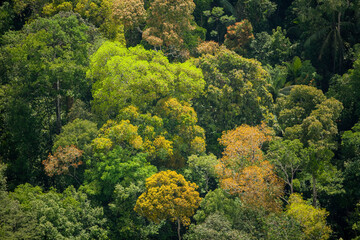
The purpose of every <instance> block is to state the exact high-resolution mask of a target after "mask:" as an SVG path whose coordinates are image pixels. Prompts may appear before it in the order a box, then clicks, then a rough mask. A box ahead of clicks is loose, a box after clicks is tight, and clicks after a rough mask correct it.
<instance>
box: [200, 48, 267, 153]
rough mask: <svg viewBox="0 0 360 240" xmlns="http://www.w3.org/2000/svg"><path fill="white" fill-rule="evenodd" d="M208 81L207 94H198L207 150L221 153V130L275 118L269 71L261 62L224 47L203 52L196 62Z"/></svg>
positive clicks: (201, 123) (201, 124)
mask: <svg viewBox="0 0 360 240" xmlns="http://www.w3.org/2000/svg"><path fill="white" fill-rule="evenodd" d="M197 64H198V66H199V67H200V68H201V69H202V71H203V73H204V79H205V81H206V85H205V94H204V95H203V96H201V97H198V98H195V100H194V109H195V111H196V112H197V114H198V116H199V125H200V126H201V127H203V128H204V129H205V133H206V141H207V142H206V144H207V150H208V151H209V152H212V153H214V154H215V155H217V156H219V155H220V154H221V147H220V146H219V145H218V141H217V140H218V138H220V137H221V132H223V131H226V130H230V129H233V128H235V127H236V126H239V125H241V124H244V123H245V124H249V125H257V124H260V123H261V121H263V120H265V119H266V120H268V121H269V122H272V115H271V114H270V111H271V109H272V107H273V99H272V96H271V94H270V92H269V91H268V88H269V87H270V86H269V84H268V83H267V78H268V77H269V75H268V73H267V72H266V71H265V70H264V69H263V68H262V67H261V65H260V63H259V62H257V61H255V60H253V59H246V58H243V57H241V56H239V55H237V54H236V53H235V52H232V51H229V50H226V49H221V50H220V51H218V52H216V53H215V55H209V54H208V55H203V56H202V57H201V58H200V59H199V60H198V62H197Z"/></svg>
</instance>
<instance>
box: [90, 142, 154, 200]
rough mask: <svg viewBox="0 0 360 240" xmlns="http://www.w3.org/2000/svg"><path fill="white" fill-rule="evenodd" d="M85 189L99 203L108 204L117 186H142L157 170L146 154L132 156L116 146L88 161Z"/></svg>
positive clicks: (127, 151)
mask: <svg viewBox="0 0 360 240" xmlns="http://www.w3.org/2000/svg"><path fill="white" fill-rule="evenodd" d="M87 165H88V168H87V169H86V170H85V184H84V189H85V190H86V192H87V193H88V194H89V195H92V196H94V198H96V199H97V200H98V201H100V202H102V203H104V204H108V203H109V202H110V201H111V199H112V195H113V192H114V189H115V186H116V185H117V184H121V185H122V186H123V187H128V186H129V185H130V183H134V184H136V185H141V184H143V182H144V181H145V179H146V178H148V177H150V176H151V175H153V174H154V173H155V172H156V171H157V170H156V167H155V166H153V165H151V164H150V163H149V162H148V161H147V159H146V154H144V153H138V154H131V152H130V151H129V150H127V149H123V148H121V147H120V146H116V147H115V148H114V149H113V150H112V151H109V152H107V153H98V154H95V155H94V156H93V157H92V158H89V159H88V160H87Z"/></svg>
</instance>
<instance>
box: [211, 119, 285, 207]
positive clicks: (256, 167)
mask: <svg viewBox="0 0 360 240" xmlns="http://www.w3.org/2000/svg"><path fill="white" fill-rule="evenodd" d="M270 133H271V131H270V129H269V128H268V127H267V126H266V125H265V124H264V123H263V124H261V125H259V126H255V127H251V126H248V125H246V124H243V125H241V126H240V127H238V128H236V129H234V130H230V131H227V132H224V134H223V135H222V137H221V138H220V139H219V141H220V143H221V144H222V145H224V146H225V150H224V152H223V157H222V158H221V159H220V161H219V163H218V164H217V165H216V171H217V174H218V175H219V178H220V185H221V187H222V188H223V189H225V190H227V191H229V192H230V193H231V194H236V195H238V196H239V197H240V199H241V200H242V201H243V202H244V203H246V204H247V205H248V206H249V207H255V208H258V207H261V208H264V209H266V210H271V211H276V210H278V209H280V206H281V204H280V202H279V201H278V198H279V197H281V196H282V194H283V183H282V182H281V181H280V179H279V178H278V177H277V176H276V174H275V173H274V171H273V166H272V165H271V164H270V163H269V162H268V161H265V160H264V154H263V152H262V150H261V147H262V145H263V143H264V142H266V141H269V140H270V139H271V135H270Z"/></svg>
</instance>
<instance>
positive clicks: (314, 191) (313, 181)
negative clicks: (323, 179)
mask: <svg viewBox="0 0 360 240" xmlns="http://www.w3.org/2000/svg"><path fill="white" fill-rule="evenodd" d="M312 183H313V206H314V207H315V208H316V206H317V190H316V177H315V174H312Z"/></svg>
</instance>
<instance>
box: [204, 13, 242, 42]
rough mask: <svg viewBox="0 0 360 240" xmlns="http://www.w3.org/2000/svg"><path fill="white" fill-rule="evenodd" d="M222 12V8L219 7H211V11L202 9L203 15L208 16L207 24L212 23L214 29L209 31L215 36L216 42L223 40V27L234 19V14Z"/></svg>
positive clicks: (233, 21)
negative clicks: (229, 14)
mask: <svg viewBox="0 0 360 240" xmlns="http://www.w3.org/2000/svg"><path fill="white" fill-rule="evenodd" d="M224 14H225V12H224V9H223V8H221V7H213V8H212V9H211V11H210V10H207V11H204V15H205V16H206V17H208V24H209V25H213V26H214V27H213V28H214V29H215V30H212V31H211V32H210V36H211V37H212V38H215V39H216V40H217V42H218V43H220V42H222V41H223V36H224V34H225V32H226V29H225V27H227V26H229V25H231V24H233V23H235V20H236V19H235V18H234V16H228V15H224Z"/></svg>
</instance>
